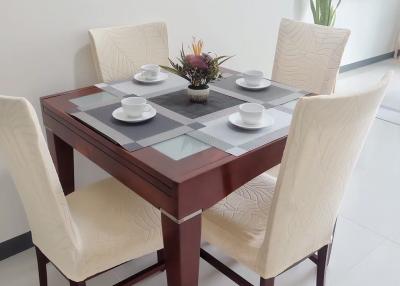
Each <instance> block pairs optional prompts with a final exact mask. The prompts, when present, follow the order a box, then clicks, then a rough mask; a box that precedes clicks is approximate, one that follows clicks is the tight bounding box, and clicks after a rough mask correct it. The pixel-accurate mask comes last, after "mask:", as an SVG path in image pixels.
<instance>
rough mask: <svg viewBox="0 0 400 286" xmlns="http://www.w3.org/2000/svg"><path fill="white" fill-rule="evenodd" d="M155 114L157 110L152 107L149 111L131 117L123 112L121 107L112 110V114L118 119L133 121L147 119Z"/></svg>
mask: <svg viewBox="0 0 400 286" xmlns="http://www.w3.org/2000/svg"><path fill="white" fill-rule="evenodd" d="M156 114H157V111H156V110H155V109H154V108H153V107H152V108H151V109H150V110H149V111H146V112H143V114H142V116H138V117H131V116H128V115H126V114H125V113H124V111H123V110H122V107H119V108H117V109H115V110H114V111H113V113H112V116H113V117H114V118H115V119H117V120H120V121H124V122H132V123H135V122H142V121H146V120H149V119H150V118H153V117H154V116H156Z"/></svg>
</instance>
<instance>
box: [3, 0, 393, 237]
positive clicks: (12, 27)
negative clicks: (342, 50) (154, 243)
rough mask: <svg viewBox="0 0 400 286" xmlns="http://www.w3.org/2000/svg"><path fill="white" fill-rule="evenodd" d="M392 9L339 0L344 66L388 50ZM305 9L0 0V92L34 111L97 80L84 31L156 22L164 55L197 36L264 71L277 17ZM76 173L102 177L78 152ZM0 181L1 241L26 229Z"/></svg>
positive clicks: (387, 4)
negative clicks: (162, 25) (161, 25)
mask: <svg viewBox="0 0 400 286" xmlns="http://www.w3.org/2000/svg"><path fill="white" fill-rule="evenodd" d="M383 2H384V4H383ZM399 8H400V2H399V1H398V0H385V1H382V0H343V6H342V8H341V9H340V12H339V15H338V19H337V26H340V27H348V28H350V29H352V31H353V34H352V37H351V40H350V42H349V45H348V47H347V50H346V54H345V56H344V63H351V62H354V61H358V60H362V59H365V58H369V57H373V56H376V55H379V54H383V53H386V52H389V51H391V50H392V46H393V35H394V33H395V31H396V30H397V28H400V27H399V24H400V23H399V22H400V21H399V20H398V19H400V11H399V10H400V9H399ZM308 11H309V9H308V0H280V1H276V0H252V1H243V0H218V1H215V0H205V1H193V0H187V1H182V0H167V1H165V0H158V1H155V0H146V1H139V0H118V1H110V0H85V1H81V0H56V1H54V0H36V1H32V0H14V1H6V0H0V94H7V95H15V96H24V97H27V98H28V99H29V100H30V101H31V102H32V103H33V104H34V106H35V107H36V109H37V111H38V112H39V113H40V108H39V100H38V99H39V97H40V96H43V95H47V94H51V93H55V92H59V91H65V90H71V89H74V88H78V87H83V86H88V85H91V84H93V83H95V82H96V79H95V73H94V71H93V65H92V61H91V56H90V51H89V48H88V36H87V30H88V29H89V28H93V27H103V26H111V25H123V24H139V23H145V22H150V21H160V20H161V21H166V22H167V24H168V28H169V40H170V48H171V56H174V55H176V53H177V51H178V49H179V47H180V45H181V43H182V42H185V43H189V42H190V41H191V37H192V36H197V37H200V38H202V39H204V40H205V42H206V48H208V49H209V50H211V51H215V52H217V53H219V54H227V55H236V56H235V58H234V59H232V60H231V61H230V62H229V63H228V64H227V66H229V67H232V68H237V69H246V68H260V69H263V70H264V71H265V72H266V73H267V74H269V73H270V71H271V68H272V62H273V55H274V51H275V43H276V36H277V31H278V26H279V21H280V18H281V17H289V18H295V19H305V20H306V21H310V20H311V17H310V13H309V12H308ZM0 162H1V160H0ZM76 170H77V182H78V185H82V184H85V183H88V182H91V181H93V180H95V179H97V178H99V177H103V176H105V175H106V174H105V173H104V172H102V171H100V170H99V169H98V168H96V167H95V166H93V165H92V164H91V163H90V162H88V161H87V160H85V159H83V158H82V157H80V156H77V162H76ZM0 186H1V187H0V242H1V241H4V240H7V239H9V238H12V237H14V236H16V235H19V234H21V233H24V232H25V231H27V230H28V226H27V223H26V218H25V215H24V213H23V210H22V207H21V204H20V201H19V198H18V196H17V194H16V192H15V190H14V186H13V184H12V181H11V179H10V178H9V175H8V173H7V172H6V171H5V169H4V166H0Z"/></svg>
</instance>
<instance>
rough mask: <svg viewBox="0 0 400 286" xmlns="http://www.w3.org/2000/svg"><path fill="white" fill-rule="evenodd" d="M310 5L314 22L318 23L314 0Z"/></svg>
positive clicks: (311, 0)
mask: <svg viewBox="0 0 400 286" xmlns="http://www.w3.org/2000/svg"><path fill="white" fill-rule="evenodd" d="M310 6H311V11H312V14H313V18H314V23H316V22H317V21H318V19H317V11H316V10H315V4H314V0H310Z"/></svg>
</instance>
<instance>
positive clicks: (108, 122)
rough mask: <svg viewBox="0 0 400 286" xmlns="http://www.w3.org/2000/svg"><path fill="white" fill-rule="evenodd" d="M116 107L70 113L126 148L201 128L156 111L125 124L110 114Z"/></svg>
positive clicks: (118, 104)
mask: <svg viewBox="0 0 400 286" xmlns="http://www.w3.org/2000/svg"><path fill="white" fill-rule="evenodd" d="M118 107H120V103H113V104H109V105H105V106H101V107H95V108H93V109H90V110H85V111H80V112H74V113H71V115H73V116H74V117H76V118H78V119H80V120H81V121H83V122H85V123H86V124H87V125H89V126H91V127H92V128H94V129H96V130H97V131H99V132H101V133H102V134H104V135H105V136H107V137H109V138H110V139H111V140H113V141H114V142H116V143H118V144H120V145H121V146H122V147H124V148H125V149H127V150H128V151H134V150H137V149H140V148H143V147H146V146H150V145H152V144H156V143H159V142H162V141H164V140H167V139H171V138H174V137H176V136H179V135H183V134H185V133H187V132H190V131H193V130H194V129H195V128H201V127H203V125H201V124H198V125H195V124H190V125H184V124H182V123H180V122H178V121H175V120H173V119H171V118H168V117H166V116H164V115H162V114H159V113H158V114H157V115H156V116H155V117H154V118H152V119H150V120H147V121H144V122H141V123H125V122H121V121H118V120H116V119H114V118H113V117H112V112H113V111H114V110H115V109H116V108H118Z"/></svg>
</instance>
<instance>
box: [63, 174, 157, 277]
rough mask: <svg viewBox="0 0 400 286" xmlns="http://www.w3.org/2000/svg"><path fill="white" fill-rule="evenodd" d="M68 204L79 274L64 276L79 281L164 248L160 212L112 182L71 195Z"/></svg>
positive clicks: (93, 185) (122, 186)
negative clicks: (78, 248) (74, 230)
mask: <svg viewBox="0 0 400 286" xmlns="http://www.w3.org/2000/svg"><path fill="white" fill-rule="evenodd" d="M67 202H68V205H69V207H70V211H71V215H72V218H73V221H74V223H75V227H76V228H77V229H78V232H77V233H79V234H80V243H81V253H79V255H78V259H77V261H75V263H77V267H75V269H77V271H79V272H78V273H64V274H65V275H67V276H70V277H71V278H73V279H74V280H76V281H82V280H85V279H86V278H88V277H90V276H92V275H94V274H97V273H99V272H102V271H105V270H108V269H110V268H112V267H115V266H117V265H119V264H122V263H124V262H126V261H129V260H132V259H135V258H138V257H141V256H143V255H146V254H149V253H152V252H155V251H157V250H159V249H161V248H162V247H163V243H162V234H161V218H160V212H159V211H158V210H157V209H156V208H154V207H153V206H152V205H150V204H149V203H147V202H146V201H145V200H144V199H142V198H141V197H139V196H138V195H137V194H136V193H134V192H133V191H131V190H129V189H128V188H127V187H125V186H124V185H122V184H121V183H119V182H118V181H117V180H115V179H113V178H110V179H106V180H103V181H100V182H97V183H95V184H92V185H89V186H88V187H85V188H82V189H79V190H77V191H75V192H73V193H71V194H70V195H68V196H67ZM59 268H60V270H61V271H63V267H62V266H61V265H60V266H59ZM68 268H69V267H67V269H68Z"/></svg>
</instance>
